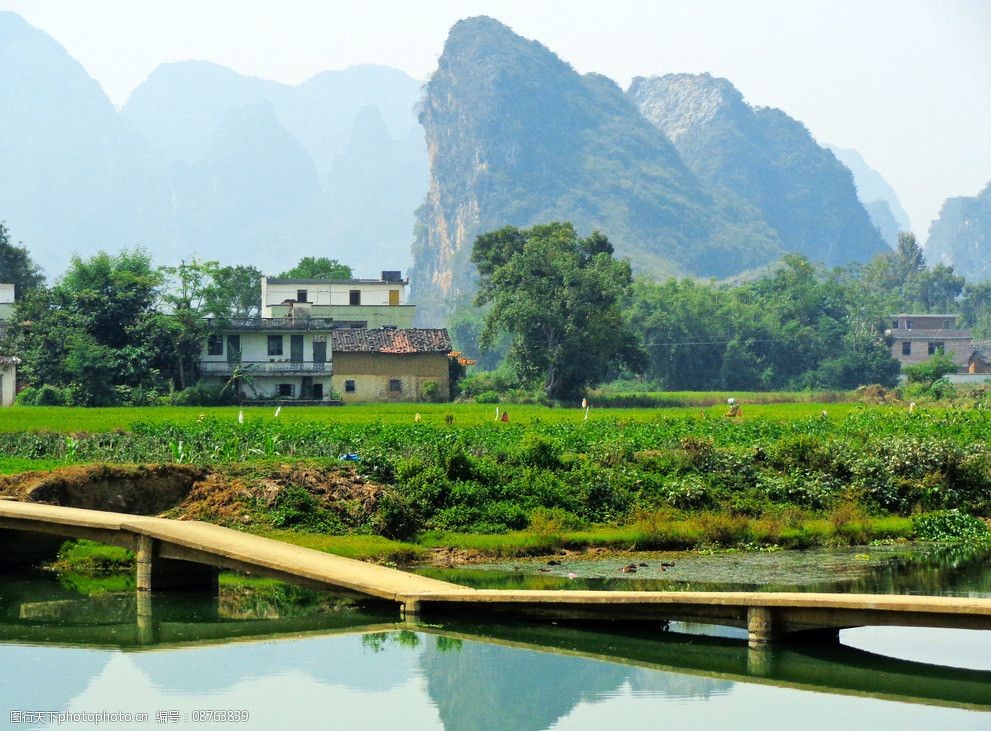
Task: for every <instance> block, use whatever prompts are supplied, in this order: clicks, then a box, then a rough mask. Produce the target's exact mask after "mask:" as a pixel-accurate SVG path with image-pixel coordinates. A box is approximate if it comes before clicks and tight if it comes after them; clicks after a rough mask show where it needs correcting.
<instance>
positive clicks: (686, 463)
mask: <svg viewBox="0 0 991 731" xmlns="http://www.w3.org/2000/svg"><path fill="white" fill-rule="evenodd" d="M391 408H392V410H393V412H394V416H396V419H395V420H393V423H385V421H384V420H382V419H379V420H370V421H368V422H366V423H360V422H357V421H355V420H353V419H350V418H344V416H347V415H346V414H345V415H343V416H340V417H336V418H334V419H332V418H330V416H327V417H325V418H323V419H321V420H313V421H305V420H292V419H286V418H283V417H280V418H279V419H275V418H274V417H271V416H269V417H268V418H260V417H258V416H257V415H256V413H257V412H252V413H251V414H250V416H249V418H246V419H245V422H244V423H243V424H239V423H238V421H237V419H236V418H235V413H234V412H231V411H227V412H223V411H220V412H212V413H223V414H226V416H225V417H224V418H223V419H220V418H217V417H216V416H213V415H211V416H204V417H203V418H202V419H200V418H191V419H189V420H186V421H183V422H157V423H138V424H134V425H133V426H132V427H131V428H130V430H129V431H126V432H121V431H113V432H107V433H91V434H76V435H73V436H71V437H68V438H67V437H66V436H64V435H60V434H57V433H52V432H24V431H20V432H7V433H2V434H0V451H2V452H3V453H4V454H6V455H9V456H10V457H14V458H20V459H47V460H63V461H76V462H88V461H107V462H168V461H173V462H191V463H194V464H209V465H213V467H212V468H211V469H212V471H213V474H215V475H217V474H220V475H222V477H223V479H219V478H217V479H214V478H209V479H206V480H204V481H203V482H202V483H198V484H197V487H196V488H194V491H193V493H191V495H190V497H189V498H188V499H187V500H186V501H185V502H184V503H183V505H182V506H179V507H178V508H177V509H178V510H179V513H176V514H177V515H180V514H181V515H182V516H184V517H188V518H200V519H207V520H214V521H217V522H221V523H224V524H228V525H232V526H235V527H239V528H242V529H250V530H255V531H263V532H267V533H269V534H272V535H277V536H280V537H285V536H289V535H290V534H318V535H337V536H356V535H365V536H372V535H375V536H382V537H385V538H389V539H392V540H397V541H401V542H411V541H416V542H418V543H419V544H420V545H422V546H427V547H431V546H440V545H444V544H445V543H446V544H447V545H448V546H453V547H462V548H465V549H466V550H486V549H485V546H486V545H488V546H489V549H490V550H492V551H494V552H503V551H505V552H507V553H510V552H522V553H532V552H535V551H539V550H543V549H545V548H546V547H548V546H560V547H591V546H622V547H627V548H629V547H639V548H646V547H650V548H684V547H691V546H696V545H700V544H702V545H704V544H711V545H719V546H733V545H782V546H796V547H803V546H813V545H823V544H834V543H862V542H866V541H870V540H874V539H887V538H905V537H909V536H911V535H913V533H917V534H919V535H924V536H936V535H938V534H937V533H934V532H933V531H932V530H930V529H929V528H928V527H926V526H929V525H930V524H929V523H926V522H925V521H922V522H919V521H920V519H919V517H918V516H920V515H924V514H926V513H931V512H933V511H945V510H953V509H956V510H959V511H960V512H961V513H966V514H970V515H979V516H987V515H991V448H989V447H988V446H987V445H988V443H989V442H991V413H989V411H988V410H986V409H970V410H955V409H952V410H951V409H941V408H927V409H917V410H915V411H914V412H909V410H908V409H906V408H891V407H883V406H882V407H856V406H854V405H845V408H844V407H843V405H834V404H776V405H768V406H763V407H759V406H754V407H753V408H754V409H763V410H764V411H765V413H767V414H768V415H769V416H768V417H767V418H760V417H756V418H755V417H754V416H744V417H742V418H738V419H735V420H734V419H728V418H722V417H721V416H719V413H720V412H721V411H722V408H715V409H708V410H707V409H702V412H701V413H699V409H698V408H690V409H683V410H675V411H673V412H658V411H649V410H640V411H632V412H611V413H608V412H607V413H600V414H598V415H597V416H596V417H595V418H591V419H590V420H589V421H587V422H586V421H582V420H581V416H580V415H581V412H578V411H568V410H561V409H557V410H555V409H547V408H541V407H529V410H528V411H525V412H524V413H528V414H529V415H530V416H531V418H530V419H529V422H528V423H521V421H522V420H516V421H511V422H510V423H508V424H506V423H503V422H492V421H491V417H489V418H486V419H485V420H484V421H481V420H478V421H475V422H473V423H463V422H467V421H468V419H463V420H462V422H456V423H455V425H453V426H448V425H447V424H446V419H444V418H443V417H444V415H445V414H444V411H443V410H437V411H435V412H431V413H428V415H427V417H426V418H423V417H422V414H421V420H420V421H419V422H416V421H414V420H413V419H412V418H410V417H411V412H410V411H409V410H406V409H398V408H396V407H391ZM514 408H515V407H514ZM823 408H826V409H831V410H832V415H830V413H829V412H827V413H826V414H822V413H820V412H821V411H822V410H823ZM748 409H749V407H748ZM483 410H484V411H488V409H487V408H486V407H482V406H468V405H466V406H464V407H463V412H462V413H463V414H469V413H474V414H475V415H476V416H479V417H480V416H481V414H482V412H483ZM817 410H818V411H817ZM266 411H267V410H266ZM33 412H34V410H27V409H25V410H21V409H13V410H12V411H11V412H10V413H11V414H13V415H15V416H16V415H17V414H19V413H33ZM321 413H327V414H329V415H333V414H335V413H340V411H335V410H321ZM377 413H378V414H379V415H380V416H381V415H382V414H384V413H386V410H384V409H382V408H380V409H378V411H377ZM617 413H619V414H622V413H626V414H630V415H636V416H638V417H639V418H626V419H624V418H617V417H616V414H617ZM669 414H670V415H669ZM772 414H776V415H777V418H771V416H770V415H772ZM813 414H815V415H813ZM396 421H398V423H395V422H396ZM345 454H356V455H358V457H359V459H360V461H358V462H354V463H352V462H346V463H339V462H338V461H337V459H338V458H339V457H341V456H342V455H345ZM8 458H9V457H8ZM307 460H311V461H312V460H316V461H315V462H311V463H309V464H308V463H307ZM225 465H226V466H225ZM913 517H914V519H915V523H913ZM933 520H935V519H933ZM968 520H969V519H968ZM971 522H973V521H971ZM944 532H946V531H944ZM478 535H502V536H504V537H503V538H491V539H481V538H468V537H466V536H478ZM307 540H316V539H307ZM359 540H362V541H364V540H369V541H370V540H371V539H370V538H369V539H365V538H362V539H359ZM486 541H488V544H486ZM321 545H323V546H325V547H327V548H330V549H331V550H334V549H333V546H332V545H331V544H330V543H323V544H321ZM342 545H343V546H344V547H342V548H341V549H340V550H351V551H357V550H358V549H357V548H355V547H354V546H353V545H351V544H348V542H346V541H345V542H344V543H343V544H342ZM369 550H370V552H371V553H376V552H379V553H384V554H386V555H388V556H390V557H391V558H392V560H397V559H399V558H401V557H402V556H411V555H414V554H415V553H416V551H415V549H411V548H408V547H406V546H397V545H393V544H384V545H381V546H379V547H376V548H372V549H369ZM410 551H412V552H413V554H411V553H410Z"/></svg>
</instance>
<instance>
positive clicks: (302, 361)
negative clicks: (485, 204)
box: [200, 272, 471, 402]
mask: <svg viewBox="0 0 991 731" xmlns="http://www.w3.org/2000/svg"><path fill="white" fill-rule="evenodd" d="M407 285H408V281H407V280H404V279H403V278H402V274H401V272H382V278H381V279H347V280H315V279H277V278H271V277H266V278H263V279H262V302H261V317H258V318H252V319H248V320H238V321H232V322H225V323H222V324H220V323H218V325H217V327H216V328H215V329H214V334H213V335H211V336H210V337H209V338H208V341H207V342H206V343H205V345H204V348H203V352H202V355H201V358H200V374H201V376H202V378H203V379H204V380H206V381H213V382H215V383H230V382H231V381H232V379H235V380H236V381H241V383H242V386H241V393H242V395H243V396H245V397H247V398H260V399H272V400H301V401H327V400H330V399H331V398H334V397H337V398H340V399H342V400H343V401H344V402H359V401H433V400H437V401H446V400H448V399H449V398H450V395H451V379H452V377H453V378H455V379H457V378H459V377H460V376H462V375H463V374H464V369H465V366H467V365H471V362H470V361H467V360H465V359H463V358H460V359H459V358H458V357H457V356H458V355H460V354H455V353H451V339H450V337H449V336H448V334H447V330H424V329H414V328H413V313H414V312H415V310H416V308H415V306H414V305H410V304H407V303H406V287H407ZM211 329H213V328H211ZM235 376H236V378H235Z"/></svg>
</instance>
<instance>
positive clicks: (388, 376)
mask: <svg viewBox="0 0 991 731" xmlns="http://www.w3.org/2000/svg"><path fill="white" fill-rule="evenodd" d="M396 378H398V379H399V380H400V381H401V382H402V391H401V392H398V393H397V392H394V391H390V390H389V381H390V380H392V379H396ZM349 380H350V381H354V382H355V391H354V392H353V393H347V391H346V390H345V381H349ZM431 382H432V383H436V384H437V389H438V394H439V398H441V399H443V400H444V401H446V400H447V399H448V398H449V394H450V383H449V371H448V361H447V355H446V354H444V353H415V354H409V355H397V354H391V353H342V352H340V351H338V352H336V353H334V376H333V383H334V392H335V393H337V395H339V396H340V397H341V398H342V399H343V400H344V402H345V403H358V402H367V401H406V402H410V401H423V400H425V397H424V393H423V388H424V386H425V385H426V384H427V383H431Z"/></svg>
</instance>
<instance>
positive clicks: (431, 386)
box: [420, 381, 441, 403]
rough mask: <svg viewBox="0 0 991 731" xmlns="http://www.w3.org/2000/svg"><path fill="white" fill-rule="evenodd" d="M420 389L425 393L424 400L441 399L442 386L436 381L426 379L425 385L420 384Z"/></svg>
mask: <svg viewBox="0 0 991 731" xmlns="http://www.w3.org/2000/svg"><path fill="white" fill-rule="evenodd" d="M420 391H421V392H422V393H423V400H424V401H429V402H431V403H436V402H437V401H440V400H441V398H440V386H439V385H438V384H437V382H436V381H425V382H424V383H423V385H421V386H420Z"/></svg>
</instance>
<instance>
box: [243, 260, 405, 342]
mask: <svg viewBox="0 0 991 731" xmlns="http://www.w3.org/2000/svg"><path fill="white" fill-rule="evenodd" d="M408 285H409V280H408V279H403V278H402V272H398V271H385V272H382V277H381V279H333V280H327V279H278V278H274V277H263V278H262V312H261V314H262V317H266V318H275V317H292V316H297V317H299V316H304V317H319V318H326V319H331V320H333V321H334V324H335V327H349V328H370V329H373V330H374V329H378V328H380V327H398V328H411V327H413V313H414V312H415V311H416V307H415V306H414V305H410V304H407V302H406V288H407V287H408Z"/></svg>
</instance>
